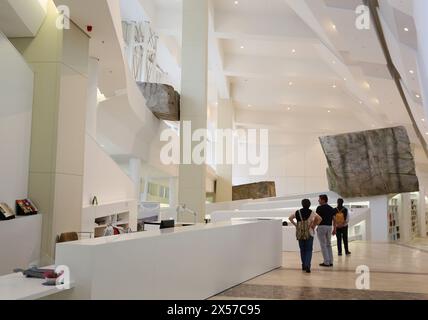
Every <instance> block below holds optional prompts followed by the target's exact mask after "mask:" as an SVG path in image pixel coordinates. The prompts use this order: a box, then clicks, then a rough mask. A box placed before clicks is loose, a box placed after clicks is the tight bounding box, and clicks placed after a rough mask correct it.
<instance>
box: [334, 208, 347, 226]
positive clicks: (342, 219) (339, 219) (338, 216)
mask: <svg viewBox="0 0 428 320" xmlns="http://www.w3.org/2000/svg"><path fill="white" fill-rule="evenodd" d="M345 220H346V219H345V214H344V213H343V212H342V210H339V209H337V213H336V223H337V224H341V225H342V224H344V223H345Z"/></svg>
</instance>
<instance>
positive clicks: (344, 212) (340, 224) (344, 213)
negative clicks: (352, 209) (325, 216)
mask: <svg viewBox="0 0 428 320" xmlns="http://www.w3.org/2000/svg"><path fill="white" fill-rule="evenodd" d="M334 223H335V226H336V237H337V251H338V254H339V256H341V255H342V239H343V244H344V246H345V253H346V255H347V256H349V255H350V254H351V252H350V251H349V248H348V223H349V213H348V209H346V208H345V207H344V206H343V199H337V208H336V209H335V219H334Z"/></svg>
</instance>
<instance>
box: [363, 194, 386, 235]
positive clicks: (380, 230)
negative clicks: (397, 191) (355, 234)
mask: <svg viewBox="0 0 428 320" xmlns="http://www.w3.org/2000/svg"><path fill="white" fill-rule="evenodd" d="M367 227H368V228H367V232H368V237H367V238H368V239H369V240H370V241H375V242H387V241H388V197H387V196H379V197H372V198H370V223H369V225H368V226H367Z"/></svg>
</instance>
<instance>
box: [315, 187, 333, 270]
mask: <svg viewBox="0 0 428 320" xmlns="http://www.w3.org/2000/svg"><path fill="white" fill-rule="evenodd" d="M318 203H319V204H320V206H319V207H318V208H317V211H316V212H317V214H318V215H319V216H320V217H321V218H322V221H321V224H320V225H319V226H318V229H317V235H318V239H319V241H320V246H321V252H322V256H323V258H324V262H323V263H321V264H320V266H321V267H332V266H333V249H332V247H331V236H332V234H333V235H334V234H336V228H335V227H333V225H334V224H333V220H334V214H335V210H334V209H333V208H332V207H331V206H329V205H328V197H327V195H325V194H323V195H320V196H319V200H318Z"/></svg>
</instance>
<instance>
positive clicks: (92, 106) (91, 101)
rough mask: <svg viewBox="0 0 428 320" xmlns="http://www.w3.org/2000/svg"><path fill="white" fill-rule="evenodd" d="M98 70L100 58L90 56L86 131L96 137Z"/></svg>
mask: <svg viewBox="0 0 428 320" xmlns="http://www.w3.org/2000/svg"><path fill="white" fill-rule="evenodd" d="M98 70H99V60H98V58H94V57H89V63H88V106H87V109H86V132H87V133H88V134H89V135H90V136H91V137H92V138H94V139H96V138H97V108H98Z"/></svg>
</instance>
